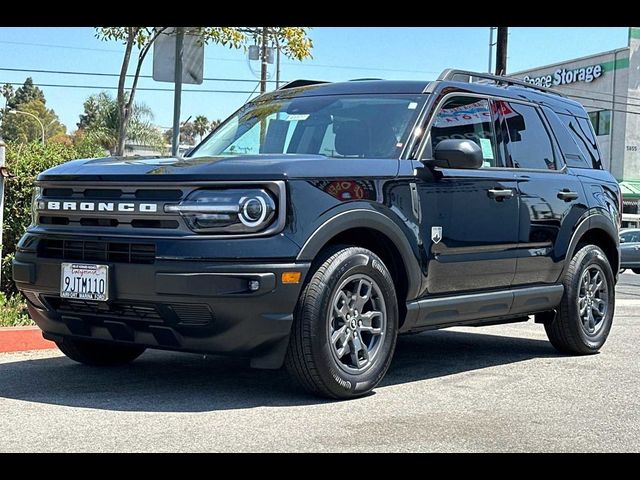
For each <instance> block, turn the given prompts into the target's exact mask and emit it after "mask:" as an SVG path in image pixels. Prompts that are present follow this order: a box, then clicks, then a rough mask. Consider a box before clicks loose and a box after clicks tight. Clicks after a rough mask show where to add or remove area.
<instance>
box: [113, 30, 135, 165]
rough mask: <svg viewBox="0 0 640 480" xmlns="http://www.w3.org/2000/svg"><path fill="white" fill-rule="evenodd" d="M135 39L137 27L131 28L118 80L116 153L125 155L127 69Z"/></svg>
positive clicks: (127, 115)
mask: <svg viewBox="0 0 640 480" xmlns="http://www.w3.org/2000/svg"><path fill="white" fill-rule="evenodd" d="M134 39H135V28H134V27H130V28H129V36H128V37H127V45H126V48H125V50H124V58H123V59H122V66H121V67H120V79H119V80H118V143H117V144H116V149H115V154H116V155H118V156H119V155H124V142H125V140H126V138H127V122H128V121H129V112H128V111H127V110H128V109H127V101H126V97H125V90H124V89H125V82H126V80H127V71H128V70H129V62H130V60H131V51H132V50H133V42H134Z"/></svg>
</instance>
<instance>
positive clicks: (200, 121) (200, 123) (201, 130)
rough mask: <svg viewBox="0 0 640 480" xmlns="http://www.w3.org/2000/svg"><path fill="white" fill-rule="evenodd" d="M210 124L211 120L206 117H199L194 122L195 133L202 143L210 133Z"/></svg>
mask: <svg viewBox="0 0 640 480" xmlns="http://www.w3.org/2000/svg"><path fill="white" fill-rule="evenodd" d="M209 127H210V123H209V119H208V118H207V117H205V116H204V115H198V116H197V117H196V118H195V119H194V120H193V129H194V130H195V133H196V134H197V135H198V136H199V137H200V141H202V137H203V136H204V134H205V133H207V132H208V131H209Z"/></svg>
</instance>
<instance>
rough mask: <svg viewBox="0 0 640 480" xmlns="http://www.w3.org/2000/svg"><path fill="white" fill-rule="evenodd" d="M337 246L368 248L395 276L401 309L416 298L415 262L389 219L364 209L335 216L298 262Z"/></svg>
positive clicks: (403, 237) (317, 232)
mask: <svg viewBox="0 0 640 480" xmlns="http://www.w3.org/2000/svg"><path fill="white" fill-rule="evenodd" d="M336 244H349V245H354V246H359V247H363V248H367V249H369V250H371V251H373V252H374V253H375V254H376V255H378V256H379V257H380V258H381V259H382V260H383V261H384V262H385V264H386V265H387V268H389V269H390V270H391V273H392V276H394V283H396V288H397V289H398V303H399V306H400V308H405V305H404V304H405V303H406V300H412V299H414V298H415V297H417V296H418V293H419V292H420V288H421V285H422V273H421V269H420V266H419V264H418V260H417V259H416V256H415V254H414V252H413V250H412V248H411V244H410V243H409V240H408V239H407V236H406V235H405V234H404V232H403V231H402V229H401V228H400V227H399V226H398V225H397V224H396V223H395V222H394V221H393V220H391V219H390V218H389V217H388V216H386V215H384V214H382V213H380V212H377V211H373V210H365V209H358V210H350V211H348V212H343V213H340V214H338V215H335V216H333V217H331V218H329V219H328V220H327V221H326V222H324V223H323V224H322V225H321V226H320V227H318V228H317V229H316V230H315V231H314V232H313V234H312V235H311V236H310V237H309V239H308V240H307V241H306V243H305V244H304V245H303V247H302V249H301V251H300V253H299V254H298V258H297V260H299V261H313V260H314V259H315V258H316V256H317V255H318V254H319V253H320V252H321V251H322V250H324V249H325V248H326V247H328V246H331V245H336Z"/></svg>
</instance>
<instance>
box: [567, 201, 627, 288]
mask: <svg viewBox="0 0 640 480" xmlns="http://www.w3.org/2000/svg"><path fill="white" fill-rule="evenodd" d="M595 229H599V230H603V231H604V232H605V233H606V234H607V235H608V236H609V237H610V238H611V240H612V241H613V242H614V243H615V245H616V246H617V248H618V250H619V249H620V246H619V245H620V244H619V242H620V240H619V238H618V228H617V227H616V226H615V225H614V224H613V222H612V221H611V220H610V219H609V218H608V217H607V216H605V215H603V214H602V213H593V214H591V215H589V216H588V217H586V218H584V219H583V220H582V221H581V222H580V223H579V224H578V227H577V228H576V230H575V231H574V232H573V235H572V236H571V241H570V242H569V248H568V249H567V256H566V257H565V262H564V267H563V268H562V274H561V277H560V278H563V277H564V275H565V273H566V271H567V268H569V262H570V261H571V259H572V258H573V255H574V254H575V251H576V247H577V246H578V242H579V241H580V238H582V236H583V235H584V234H585V233H587V232H588V231H589V230H595ZM619 263H620V252H619V251H618V265H617V267H618V268H616V265H611V268H612V270H613V273H614V275H617V272H618V270H619V269H620V268H619V267H620V265H619Z"/></svg>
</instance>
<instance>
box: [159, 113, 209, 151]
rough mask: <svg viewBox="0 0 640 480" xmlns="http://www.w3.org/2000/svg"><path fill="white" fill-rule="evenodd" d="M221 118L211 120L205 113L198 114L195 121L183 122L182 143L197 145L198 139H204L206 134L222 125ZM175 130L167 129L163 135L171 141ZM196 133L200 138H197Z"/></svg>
mask: <svg viewBox="0 0 640 480" xmlns="http://www.w3.org/2000/svg"><path fill="white" fill-rule="evenodd" d="M220 123H221V121H220V120H211V121H209V119H208V118H207V117H205V116H204V115H198V116H197V117H196V118H195V119H194V120H193V122H183V123H182V125H180V144H181V145H195V144H196V143H198V141H202V139H203V137H204V136H205V135H208V134H209V132H211V131H213V130H214V129H216V128H217V127H218V125H220ZM172 133H173V130H172V129H171V128H169V129H167V130H165V131H164V133H163V137H164V139H165V141H166V142H167V143H171V135H172ZM196 135H197V137H198V138H196Z"/></svg>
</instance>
